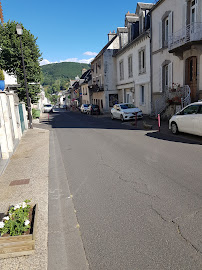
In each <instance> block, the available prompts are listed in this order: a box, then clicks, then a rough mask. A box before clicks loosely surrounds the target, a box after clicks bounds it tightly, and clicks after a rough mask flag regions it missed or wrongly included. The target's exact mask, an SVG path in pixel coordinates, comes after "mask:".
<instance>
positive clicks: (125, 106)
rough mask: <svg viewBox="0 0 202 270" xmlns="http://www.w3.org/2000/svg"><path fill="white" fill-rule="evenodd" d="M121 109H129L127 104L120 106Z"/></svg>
mask: <svg viewBox="0 0 202 270" xmlns="http://www.w3.org/2000/svg"><path fill="white" fill-rule="evenodd" d="M120 107H121V109H128V106H127V105H126V104H124V105H120Z"/></svg>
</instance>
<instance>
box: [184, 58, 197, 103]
mask: <svg viewBox="0 0 202 270" xmlns="http://www.w3.org/2000/svg"><path fill="white" fill-rule="evenodd" d="M185 83H186V85H189V87H190V89H191V101H192V102H193V101H196V99H197V57H196V56H192V57H190V58H188V59H187V60H186V70H185Z"/></svg>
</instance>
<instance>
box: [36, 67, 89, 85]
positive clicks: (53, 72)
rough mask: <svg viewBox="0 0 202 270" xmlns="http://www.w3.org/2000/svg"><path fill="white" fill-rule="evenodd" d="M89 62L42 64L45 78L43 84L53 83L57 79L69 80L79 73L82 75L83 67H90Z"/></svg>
mask: <svg viewBox="0 0 202 270" xmlns="http://www.w3.org/2000/svg"><path fill="white" fill-rule="evenodd" d="M89 67H90V66H89V65H88V64H83V63H74V62H63V63H55V64H48V65H44V66H41V70H42V74H43V79H42V85H52V84H53V83H54V82H55V81H56V80H59V79H60V80H65V81H66V82H68V81H69V80H70V79H74V78H75V77H76V76H77V75H78V76H79V77H80V76H81V74H82V69H83V68H85V69H89Z"/></svg>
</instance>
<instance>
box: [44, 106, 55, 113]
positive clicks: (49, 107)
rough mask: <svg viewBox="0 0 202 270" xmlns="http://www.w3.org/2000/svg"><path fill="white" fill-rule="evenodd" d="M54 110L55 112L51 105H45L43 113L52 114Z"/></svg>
mask: <svg viewBox="0 0 202 270" xmlns="http://www.w3.org/2000/svg"><path fill="white" fill-rule="evenodd" d="M52 110H53V106H52V105H51V104H44V105H43V112H44V113H48V112H52Z"/></svg>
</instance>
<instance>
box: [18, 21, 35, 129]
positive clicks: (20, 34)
mask: <svg viewBox="0 0 202 270" xmlns="http://www.w3.org/2000/svg"><path fill="white" fill-rule="evenodd" d="M16 31H17V34H18V36H19V37H20V47H21V54H22V65H23V73H24V82H25V89H26V96H27V107H28V119H29V128H31V129H32V128H33V127H32V114H31V102H30V97H29V91H28V87H27V77H26V71H25V62H24V55H23V50H22V40H21V36H22V34H23V29H22V26H21V25H20V24H17V25H16Z"/></svg>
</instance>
